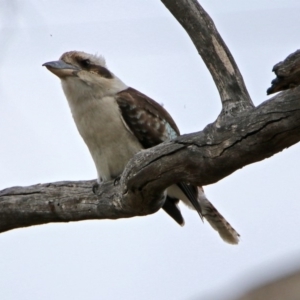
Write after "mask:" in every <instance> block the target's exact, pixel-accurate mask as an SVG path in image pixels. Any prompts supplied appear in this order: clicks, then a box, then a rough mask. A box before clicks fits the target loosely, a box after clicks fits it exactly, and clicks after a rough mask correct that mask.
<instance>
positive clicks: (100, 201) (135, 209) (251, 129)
mask: <svg viewBox="0 0 300 300" xmlns="http://www.w3.org/2000/svg"><path fill="white" fill-rule="evenodd" d="M299 140H300V87H297V88H295V89H293V90H288V91H285V92H282V93H281V94H279V95H277V96H275V97H274V98H272V99H270V100H268V101H266V102H264V103H263V104H261V105H260V106H258V107H257V108H255V109H253V110H252V111H251V112H250V113H246V112H245V113H243V114H241V115H239V116H238V117H236V118H232V119H231V120H230V122H228V121H227V122H223V123H221V124H220V123H214V124H210V125H208V126H207V127H206V128H205V129H204V130H203V131H201V132H198V133H193V134H188V135H183V136H180V137H178V138H177V139H176V140H174V141H171V142H168V143H163V144H160V145H158V146H157V147H154V148H151V149H148V150H146V151H141V152H139V153H138V154H137V155H136V156H135V157H134V158H133V159H132V160H131V161H130V162H129V163H128V165H127V167H126V169H125V171H124V173H123V175H122V178H121V180H120V183H119V185H117V186H114V185H113V183H112V182H110V183H106V184H103V185H101V186H100V188H99V190H98V193H97V194H98V197H97V196H95V195H94V194H93V193H92V185H93V183H94V181H85V182H61V183H53V184H43V185H35V186H31V187H14V188H9V189H6V190H3V191H2V192H0V232H3V231H7V230H10V229H13V228H18V227H24V226H30V225H36V224H43V223H48V222H69V221H79V220H87V219H117V218H127V217H133V216H141V215H147V214H151V213H154V212H155V211H157V210H158V209H159V208H160V207H161V206H162V204H163V191H164V189H165V188H166V187H168V186H169V185H171V184H173V183H175V182H179V181H183V182H190V183H193V184H198V185H207V184H211V183H215V182H217V181H219V180H221V179H222V178H224V177H226V176H228V175H229V174H231V173H233V172H234V171H236V170H238V169H240V168H242V167H243V166H246V165H248V164H251V163H254V162H257V161H260V160H263V159H265V158H267V157H270V156H272V155H274V154H275V153H277V152H279V151H282V150H283V149H285V148H287V147H289V146H291V145H293V144H295V143H297V142H298V141H299Z"/></svg>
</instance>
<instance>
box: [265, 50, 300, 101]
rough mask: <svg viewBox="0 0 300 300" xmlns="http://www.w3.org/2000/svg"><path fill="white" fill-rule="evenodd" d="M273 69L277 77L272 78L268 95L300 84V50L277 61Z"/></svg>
mask: <svg viewBox="0 0 300 300" xmlns="http://www.w3.org/2000/svg"><path fill="white" fill-rule="evenodd" d="M272 71H273V72H274V73H275V74H276V76H277V77H276V78H275V79H273V80H272V82H271V87H269V88H268V89H267V95H270V94H274V93H277V92H279V91H283V90H287V89H291V88H294V87H296V86H298V85H300V50H297V51H296V52H294V53H292V54H290V55H289V56H288V57H287V58H286V59H285V60H284V61H281V62H279V63H277V64H276V65H275V66H274V67H273V69H272Z"/></svg>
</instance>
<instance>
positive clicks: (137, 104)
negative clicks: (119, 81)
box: [116, 88, 179, 149]
mask: <svg viewBox="0 0 300 300" xmlns="http://www.w3.org/2000/svg"><path fill="white" fill-rule="evenodd" d="M116 100H117V103H118V105H119V107H120V110H121V113H122V117H123V119H124V120H125V122H126V124H127V126H128V127H129V128H130V130H131V131H132V132H133V133H134V135H135V136H136V137H137V138H138V140H139V142H140V143H141V145H142V146H143V147H144V148H145V149H147V148H150V147H153V146H156V145H158V144H160V143H162V142H164V141H166V140H170V139H173V138H176V136H178V135H179V130H178V127H177V126H176V124H175V122H174V120H173V119H172V117H171V116H170V114H169V113H168V112H167V111H166V110H165V109H164V108H163V107H162V106H161V105H160V104H158V103H157V102H155V101H154V100H152V99H151V98H149V97H147V96H146V95H144V94H142V93H140V92H139V91H137V90H135V89H133V88H128V89H126V90H124V91H122V92H120V93H118V94H117V97H116Z"/></svg>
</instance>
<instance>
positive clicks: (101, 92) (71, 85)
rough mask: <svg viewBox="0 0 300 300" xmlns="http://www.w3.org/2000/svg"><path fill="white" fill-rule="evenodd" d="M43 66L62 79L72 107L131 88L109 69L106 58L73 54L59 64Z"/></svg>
mask: <svg viewBox="0 0 300 300" xmlns="http://www.w3.org/2000/svg"><path fill="white" fill-rule="evenodd" d="M43 66H45V67H46V68H47V69H48V70H49V71H51V72H52V73H53V74H55V75H56V76H58V77H59V78H60V79H61V83H62V87H63V90H64V92H65V95H66V97H67V99H68V101H69V103H70V105H71V106H72V103H74V102H77V103H78V102H81V101H84V99H87V98H89V99H90V98H102V97H106V96H112V95H115V94H116V93H118V92H120V91H122V90H124V89H126V88H127V85H125V84H124V83H123V82H122V81H121V80H120V79H119V78H118V77H117V76H115V75H114V74H113V73H112V72H111V71H109V70H108V68H107V67H106V63H105V59H104V58H103V57H102V56H99V55H92V54H88V53H85V52H81V51H70V52H66V53H64V54H63V55H62V56H61V57H60V59H59V60H58V61H51V62H47V63H44V64H43ZM74 104H75V103H74Z"/></svg>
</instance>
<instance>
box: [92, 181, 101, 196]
mask: <svg viewBox="0 0 300 300" xmlns="http://www.w3.org/2000/svg"><path fill="white" fill-rule="evenodd" d="M99 187H100V184H99V182H98V181H96V182H95V183H94V184H93V187H92V189H93V193H94V194H95V195H97V192H98V190H99Z"/></svg>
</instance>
